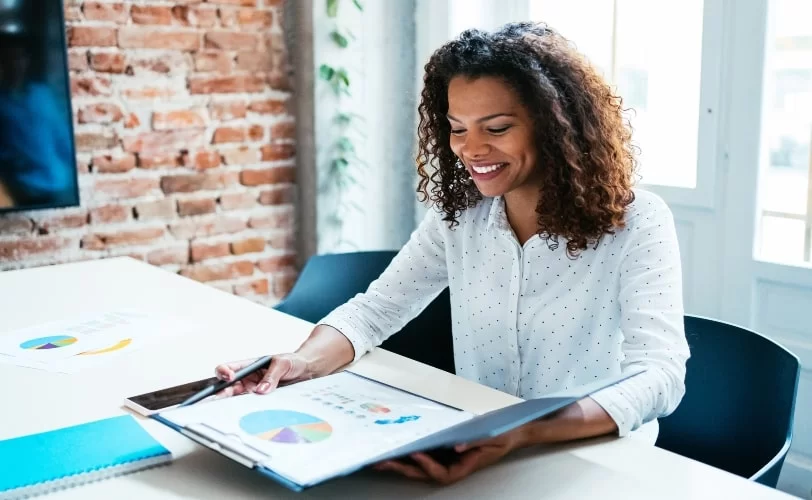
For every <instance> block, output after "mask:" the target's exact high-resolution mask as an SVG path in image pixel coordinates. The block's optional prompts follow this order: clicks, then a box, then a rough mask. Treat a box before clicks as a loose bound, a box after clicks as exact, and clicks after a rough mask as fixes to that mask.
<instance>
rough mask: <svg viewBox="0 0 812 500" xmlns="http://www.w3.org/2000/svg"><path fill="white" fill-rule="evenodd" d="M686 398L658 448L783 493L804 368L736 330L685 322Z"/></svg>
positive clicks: (667, 422) (699, 320)
mask: <svg viewBox="0 0 812 500" xmlns="http://www.w3.org/2000/svg"><path fill="white" fill-rule="evenodd" d="M685 334H686V337H687V339H688V344H689V345H690V348H691V357H690V358H689V359H688V363H687V374H686V380H685V385H686V393H685V397H684V398H683V400H682V402H681V403H680V405H679V406H678V407H677V409H676V410H675V411H674V412H673V413H672V414H671V415H669V416H667V417H664V418H661V419H660V420H659V425H660V433H659V437H658V439H657V442H656V445H657V446H658V447H660V448H664V449H666V450H670V451H672V452H674V453H677V454H679V455H682V456H685V457H688V458H691V459H694V460H697V461H699V462H702V463H705V464H708V465H712V466H714V467H717V468H719V469H723V470H726V471H728V472H731V473H733V474H736V475H738V476H742V477H745V478H747V479H750V480H752V481H755V482H758V483H761V484H764V485H767V486H771V487H773V488H775V486H776V484H777V483H778V476H779V474H780V473H781V467H782V466H783V463H784V459H785V458H786V455H787V451H788V450H789V447H790V443H791V441H792V426H793V418H794V412H795V400H796V397H797V391H798V378H799V375H800V363H799V361H798V358H797V357H796V356H795V355H794V354H793V353H791V352H789V351H788V350H786V349H785V348H783V347H782V346H780V345H778V344H777V343H775V342H773V341H772V340H770V339H768V338H766V337H765V336H763V335H761V334H759V333H756V332H754V331H752V330H748V329H746V328H742V327H739V326H736V325H732V324H730V323H725V322H722V321H717V320H714V319H710V318H704V317H699V316H692V315H686V316H685Z"/></svg>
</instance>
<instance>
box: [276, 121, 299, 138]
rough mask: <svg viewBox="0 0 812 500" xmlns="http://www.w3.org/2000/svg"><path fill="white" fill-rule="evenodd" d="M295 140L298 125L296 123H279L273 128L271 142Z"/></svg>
mask: <svg viewBox="0 0 812 500" xmlns="http://www.w3.org/2000/svg"><path fill="white" fill-rule="evenodd" d="M295 138H296V124H295V123H294V122H279V123H276V124H274V125H272V126H271V140H279V139H295Z"/></svg>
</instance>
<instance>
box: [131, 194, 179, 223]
mask: <svg viewBox="0 0 812 500" xmlns="http://www.w3.org/2000/svg"><path fill="white" fill-rule="evenodd" d="M133 211H134V212H135V218H136V219H138V220H147V219H171V218H172V217H174V216H175V211H176V207H175V200H173V199H171V198H163V199H160V200H155V201H144V202H141V203H137V204H136V205H135V207H134V208H133Z"/></svg>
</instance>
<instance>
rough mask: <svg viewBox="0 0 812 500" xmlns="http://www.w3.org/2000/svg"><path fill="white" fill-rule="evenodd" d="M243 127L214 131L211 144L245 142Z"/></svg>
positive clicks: (221, 128) (222, 128) (220, 128)
mask: <svg viewBox="0 0 812 500" xmlns="http://www.w3.org/2000/svg"><path fill="white" fill-rule="evenodd" d="M245 137H246V130H245V127H219V128H217V129H216V130H215V131H214V135H213V136H212V139H211V142H212V144H222V143H224V142H245Z"/></svg>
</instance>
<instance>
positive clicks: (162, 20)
mask: <svg viewBox="0 0 812 500" xmlns="http://www.w3.org/2000/svg"><path fill="white" fill-rule="evenodd" d="M130 18H131V19H132V20H133V23H134V24H172V18H173V16H172V8H171V7H169V6H164V5H138V4H135V5H133V6H132V8H131V9H130Z"/></svg>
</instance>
